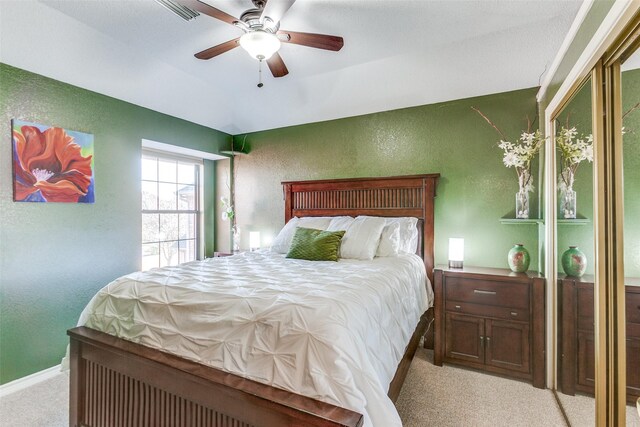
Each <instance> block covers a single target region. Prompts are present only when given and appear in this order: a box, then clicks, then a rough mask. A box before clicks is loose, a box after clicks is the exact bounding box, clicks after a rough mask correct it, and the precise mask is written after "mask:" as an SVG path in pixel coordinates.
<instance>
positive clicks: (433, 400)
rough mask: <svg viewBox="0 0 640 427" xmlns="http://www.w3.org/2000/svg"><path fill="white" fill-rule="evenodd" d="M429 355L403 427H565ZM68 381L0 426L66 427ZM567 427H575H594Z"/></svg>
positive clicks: (529, 396)
mask: <svg viewBox="0 0 640 427" xmlns="http://www.w3.org/2000/svg"><path fill="white" fill-rule="evenodd" d="M431 354H432V352H429V351H425V350H422V349H420V350H418V353H417V354H416V358H415V359H414V362H413V364H412V365H411V369H410V370H409V375H408V376H407V380H406V382H405V384H404V387H403V389H402V393H401V394H400V398H399V399H398V403H397V406H398V411H399V412H400V416H401V417H402V420H403V422H404V425H405V427H417V426H438V427H440V426H564V425H565V423H564V421H563V418H562V415H561V412H560V410H559V409H558V406H557V405H556V402H555V399H554V397H553V394H552V393H551V392H550V391H549V390H540V389H536V388H534V387H532V386H531V385H530V384H527V383H525V382H520V381H514V380H509V379H505V378H500V377H496V376H492V375H487V374H483V373H480V372H475V371H471V370H466V369H461V368H455V367H452V366H444V367H442V368H439V367H436V366H434V365H433V364H432V363H431V361H430V358H431ZM68 381H69V376H68V374H67V373H61V374H60V375H58V376H56V377H54V378H52V379H50V380H47V381H44V382H42V383H40V384H37V385H35V386H32V387H29V388H27V389H24V390H21V391H19V392H16V393H13V394H11V395H9V396H5V397H3V398H2V399H0V425H1V426H16V427H58V426H59V427H62V426H67V425H68V415H67V414H68V412H67V411H68V409H67V408H68V390H69V386H68ZM584 399H587V398H584ZM592 407H593V406H592V405H591V406H589V405H586V404H585V405H582V406H580V405H574V406H572V410H574V411H576V414H577V415H576V414H573V413H572V415H574V416H575V417H577V418H575V419H576V420H585V419H588V418H585V417H588V416H589V415H588V411H589V409H591V408H592ZM580 411H583V412H586V413H581V412H580ZM636 421H637V419H636ZM572 424H573V425H574V426H576V427H577V426H582V425H593V423H589V424H582V423H581V422H580V423H577V424H576V423H572ZM629 425H634V426H635V425H639V424H629ZM380 427H384V426H380Z"/></svg>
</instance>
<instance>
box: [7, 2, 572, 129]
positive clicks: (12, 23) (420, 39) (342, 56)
mask: <svg viewBox="0 0 640 427" xmlns="http://www.w3.org/2000/svg"><path fill="white" fill-rule="evenodd" d="M206 1H207V2H208V3H210V4H211V5H213V6H215V7H217V8H219V9H221V10H224V11H225V12H228V13H230V14H231V15H234V16H239V15H240V14H241V13H242V11H243V10H245V9H248V8H249V7H252V4H251V2H250V1H249V0H206ZM580 4H581V0H562V1H560V0H536V1H530V0H470V1H458V0H448V1H447V0H442V1H431V0H413V1H412V0H298V1H297V2H296V3H295V4H294V5H293V7H292V8H291V9H290V10H289V12H288V13H287V14H286V15H285V17H284V18H283V20H282V22H281V28H284V29H288V30H292V31H306V32H315V33H323V34H332V35H339V36H342V37H344V40H345V45H344V48H343V49H342V50H341V51H340V52H330V51H323V50H318V49H312V48H307V47H302V46H296V45H291V44H283V47H282V49H281V50H280V54H281V56H282V57H283V59H284V61H285V63H286V65H287V67H288V68H289V72H290V74H289V75H288V76H286V77H283V78H279V79H274V78H273V77H271V75H270V73H269V71H268V69H266V70H265V71H266V72H265V73H263V74H264V76H265V79H264V80H265V86H264V87H263V88H262V89H258V88H257V87H256V83H257V78H258V63H257V61H255V60H254V59H252V58H250V57H249V55H248V54H247V53H246V52H244V51H243V50H242V49H241V48H237V49H234V50H232V51H230V52H227V53H225V54H223V55H221V56H218V57H216V58H213V59H211V60H209V61H201V60H198V59H196V58H194V57H193V54H194V53H196V52H198V51H201V50H203V49H205V48H208V47H210V46H213V45H216V44H219V43H222V42H224V41H227V40H229V39H233V38H235V37H238V36H239V35H241V32H240V30H238V29H236V28H234V27H233V26H231V25H228V24H225V23H223V22H221V21H218V20H215V19H213V18H210V17H208V16H204V15H201V16H199V17H198V18H196V19H195V20H193V21H190V22H187V21H184V20H182V19H180V18H179V17H177V16H176V15H174V14H172V13H171V12H169V11H167V10H166V9H165V8H164V7H162V6H161V5H159V4H158V3H156V2H154V1H153V0H41V1H35V0H0V61H1V62H4V63H6V64H9V65H13V66H15V67H19V68H23V69H26V70H29V71H32V72H35V73H38V74H42V75H45V76H48V77H51V78H54V79H57V80H61V81H63V82H67V83H70V84H73V85H76V86H80V87H83V88H86V89H90V90H93V91H96V92H99V93H103V94H106V95H110V96H113V97H115V98H119V99H122V100H125V101H128V102H131V103H134V104H137V105H141V106H144V107H147V108H151V109H153V110H156V111H160V112H163V113H166V114H170V115H172V116H176V117H180V118H183V119H186V120H189V121H192V122H195V123H199V124H202V125H206V126H209V127H212V128H215V129H218V130H222V131H224V132H228V133H230V134H239V133H244V132H251V131H258V130H264V129H272V128H278V127H283V126H291V125H297V124H303V123H310V122H317V121H323V120H330V119H335V118H340V117H348V116H355V115H360V114H367V113H372V112H377V111H386V110H392V109H396V108H403V107H409V106H416V105H423V104H431V103H434V102H440V101H446V100H452V99H459V98H466V97H470V96H477V95H485V94H490V93H496V92H504V91H509V90H514V89H521V88H526V87H532V86H537V85H538V84H539V81H540V76H541V75H542V74H543V72H544V71H545V68H548V67H549V65H550V64H551V61H552V60H553V57H554V56H555V54H556V52H557V50H558V48H559V47H560V44H561V43H562V40H563V39H564V37H565V34H566V33H567V31H568V29H569V27H570V25H571V22H572V21H573V18H574V17H575V14H576V12H577V10H578V8H579V7H580Z"/></svg>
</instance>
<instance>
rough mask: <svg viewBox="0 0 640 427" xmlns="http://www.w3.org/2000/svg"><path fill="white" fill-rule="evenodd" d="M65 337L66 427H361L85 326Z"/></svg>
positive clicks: (337, 411)
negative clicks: (67, 352)
mask: <svg viewBox="0 0 640 427" xmlns="http://www.w3.org/2000/svg"><path fill="white" fill-rule="evenodd" d="M68 334H69V336H70V337H71V353H70V356H71V384H70V413H69V414H70V419H69V425H70V426H78V427H79V426H91V427H119V426H123V427H138V426H140V427H143V426H144V427H150V426H154V427H155V426H158V427H162V426H167V427H168V426H171V427H186V426H199V427H200V426H202V427H250V426H252V427H262V426H299V427H302V426H326V427H337V426H348V427H356V426H361V425H362V422H363V419H362V415H361V414H358V413H356V412H353V411H350V410H348V409H344V408H340V407H337V406H333V405H330V404H328V403H324V402H320V401H317V400H314V399H311V398H308V397H304V396H301V395H298V394H294V393H290V392H287V391H285V390H280V389H276V388H273V387H270V386H268V385H265V384H261V383H257V382H255V381H251V380H248V379H245V378H242V377H239V376H237V375H233V374H229V373H227V372H224V371H220V370H218V369H215V368H211V367H208V366H204V365H201V364H199V363H195V362H192V361H189V360H186V359H182V358H180V357H177V356H174V355H171V354H168V353H164V352H160V351H158V350H155V349H151V348H148V347H145V346H142V345H139V344H135V343H132V342H129V341H125V340H122V339H119V338H116V337H113V336H111V335H108V334H105V333H102V332H98V331H95V330H92V329H89V328H86V327H78V328H74V329H71V330H70V331H69V332H68Z"/></svg>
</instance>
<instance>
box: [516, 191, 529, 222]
mask: <svg viewBox="0 0 640 427" xmlns="http://www.w3.org/2000/svg"><path fill="white" fill-rule="evenodd" d="M516 218H518V219H528V218H529V192H528V191H524V190H520V191H518V192H517V193H516Z"/></svg>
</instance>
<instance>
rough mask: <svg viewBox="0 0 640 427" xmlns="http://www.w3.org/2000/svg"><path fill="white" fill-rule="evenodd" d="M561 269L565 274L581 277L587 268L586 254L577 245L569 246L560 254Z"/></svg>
mask: <svg viewBox="0 0 640 427" xmlns="http://www.w3.org/2000/svg"><path fill="white" fill-rule="evenodd" d="M562 269H563V270H564V272H565V274H566V275H567V276H574V277H582V275H584V272H585V271H586V270H587V256H586V255H585V254H584V252H582V251H581V250H580V249H578V247H577V246H569V249H567V250H566V251H565V252H564V253H563V254H562Z"/></svg>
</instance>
